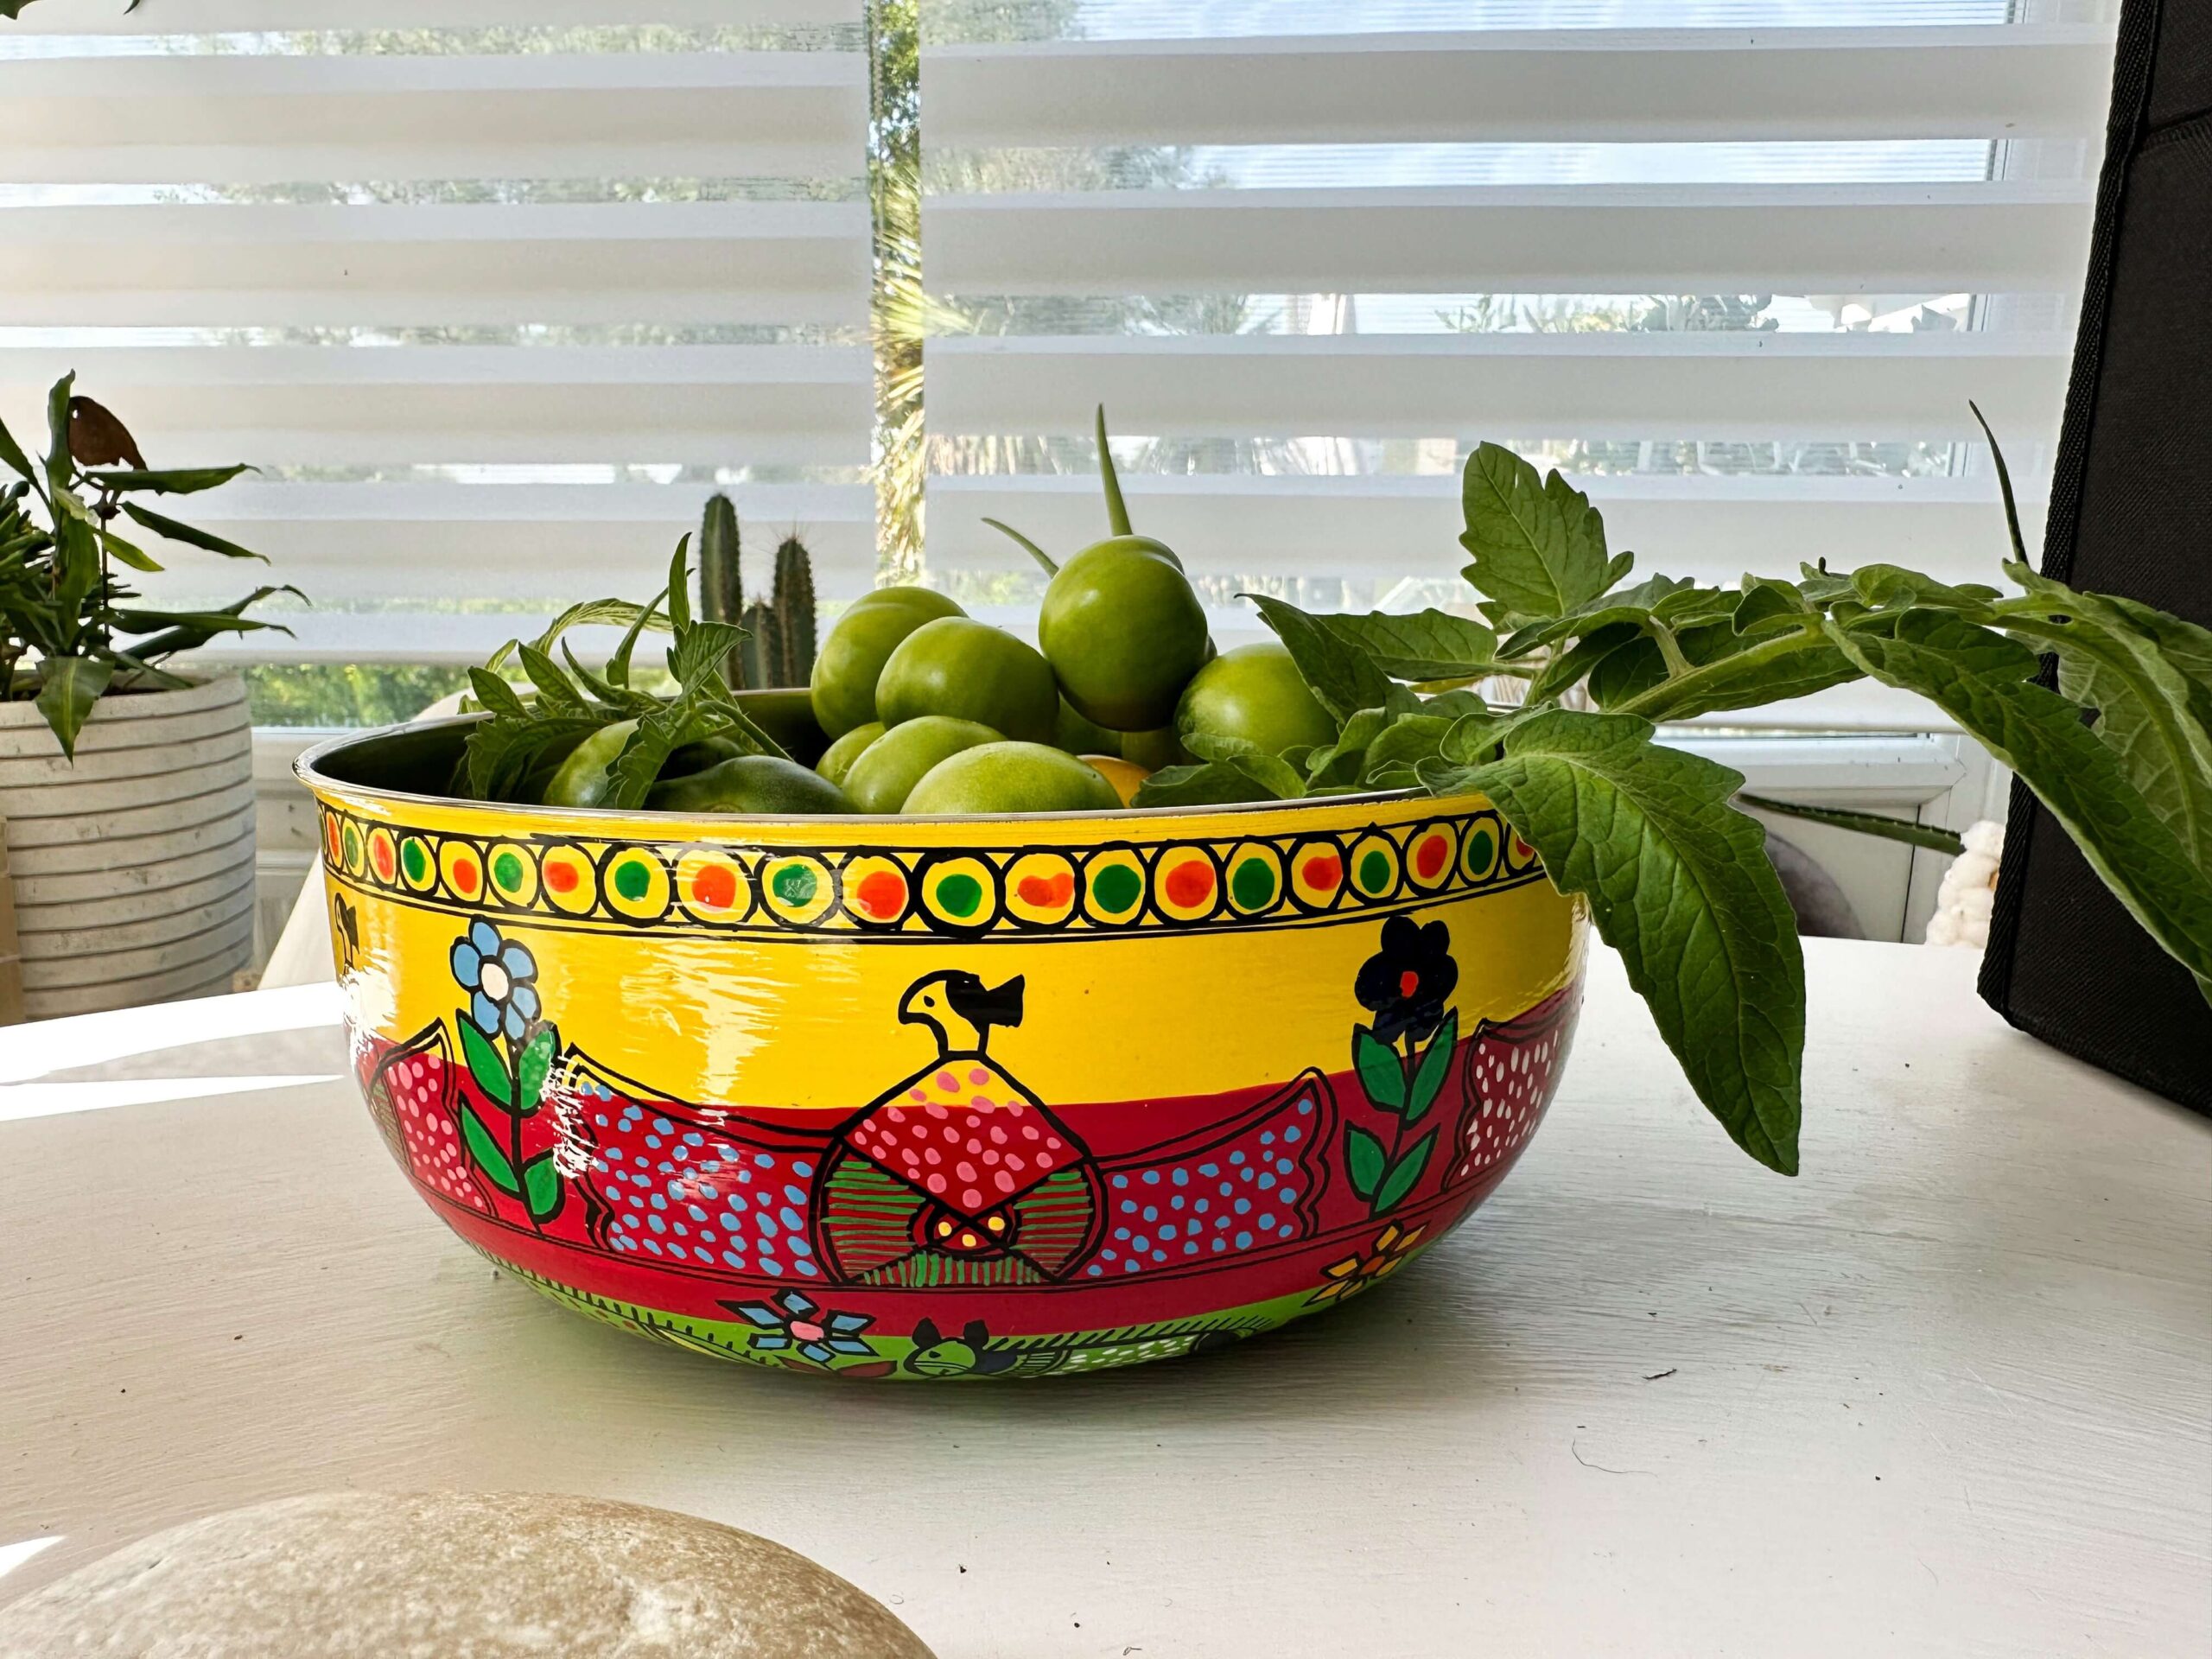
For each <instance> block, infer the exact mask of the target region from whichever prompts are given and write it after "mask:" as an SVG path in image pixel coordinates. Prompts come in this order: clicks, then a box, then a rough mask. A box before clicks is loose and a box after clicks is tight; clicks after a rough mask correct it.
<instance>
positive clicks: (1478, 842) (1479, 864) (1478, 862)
mask: <svg viewBox="0 0 2212 1659" xmlns="http://www.w3.org/2000/svg"><path fill="white" fill-rule="evenodd" d="M1496 851H1497V845H1496V843H1495V842H1492V841H1491V838H1490V831H1489V830H1487V829H1478V830H1476V831H1475V833H1474V834H1473V835H1471V836H1468V837H1467V868H1469V869H1471V870H1472V871H1474V873H1475V874H1478V875H1480V874H1482V873H1483V872H1484V870H1487V869H1488V868H1490V861H1491V855H1492V854H1493V853H1495V852H1496Z"/></svg>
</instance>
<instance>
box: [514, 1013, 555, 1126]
mask: <svg viewBox="0 0 2212 1659" xmlns="http://www.w3.org/2000/svg"><path fill="white" fill-rule="evenodd" d="M560 1047H561V1039H560V1038H559V1037H558V1036H557V1035H556V1033H555V1032H554V1030H553V1027H550V1026H540V1027H538V1028H537V1031H536V1032H535V1033H532V1034H531V1039H530V1040H529V1041H528V1042H527V1043H524V1045H523V1050H522V1054H521V1056H520V1057H519V1058H518V1059H517V1060H516V1061H515V1105H516V1109H517V1110H518V1111H521V1112H523V1113H525V1114H527V1113H531V1112H534V1111H536V1110H537V1108H538V1105H539V1103H541V1102H543V1100H544V1098H545V1080H546V1079H547V1078H548V1077H551V1076H552V1075H553V1058H554V1056H555V1055H556V1054H557V1053H558V1052H560Z"/></svg>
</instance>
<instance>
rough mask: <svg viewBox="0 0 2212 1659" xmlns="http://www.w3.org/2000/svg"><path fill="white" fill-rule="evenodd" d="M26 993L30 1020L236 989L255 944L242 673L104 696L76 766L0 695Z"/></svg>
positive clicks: (2, 786) (2, 784) (0, 779)
mask: <svg viewBox="0 0 2212 1659" xmlns="http://www.w3.org/2000/svg"><path fill="white" fill-rule="evenodd" d="M0 817H4V819H5V821H6V825H7V844H8V864H9V871H10V876H11V878H12V880H13V884H14V896H15V905H16V937H17V940H18V944H19V947H20V950H21V952H22V980H23V1004H24V1011H25V1013H26V1014H28V1015H29V1017H30V1018H31V1019H34V1020H44V1019H51V1018H54V1016H56V1015H59V1014H92V1013H96V1012H99V1011H100V1010H102V1009H107V1008H124V1007H137V1006H139V1005H140V1004H143V1003H148V1002H165V1001H172V1000H174V999H176V998H179V997H188V996H207V995H215V994H216V993H218V992H220V991H225V990H227V989H229V988H230V984H231V980H232V975H234V974H235V973H237V972H238V969H241V968H244V967H245V966H246V965H247V964H248V963H250V962H251V959H252V954H253V905H254V877H253V855H254V841H253V829H254V789H253V728H252V721H251V715H250V714H249V712H248V709H247V704H246V690H245V683H244V682H243V681H241V680H239V679H238V678H237V677H222V678H219V679H211V680H207V681H205V682H203V683H199V684H194V685H190V686H187V687H184V688H183V689H181V690H175V691H146V692H132V693H127V694H124V695H120V696H107V697H103V698H101V699H100V700H99V702H98V703H97V704H95V705H94V707H93V709H92V716H91V718H90V719H88V720H87V721H86V722H85V728H84V730H83V731H82V732H81V733H79V735H78V739H77V756H76V760H75V761H74V763H72V762H71V761H70V760H67V758H65V757H64V756H63V754H62V753H61V746H60V743H59V742H57V741H55V739H54V734H53V733H52V732H51V731H50V730H48V728H47V724H46V721H45V720H44V718H43V717H42V716H41V715H40V714H39V712H38V709H36V707H35V706H34V705H33V704H31V703H29V702H6V703H0Z"/></svg>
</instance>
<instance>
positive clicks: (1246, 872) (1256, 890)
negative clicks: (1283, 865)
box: [1229, 858, 1275, 910]
mask: <svg viewBox="0 0 2212 1659" xmlns="http://www.w3.org/2000/svg"><path fill="white" fill-rule="evenodd" d="M1229 893H1230V897H1231V898H1233V899H1236V903H1237V907H1238V908H1239V909H1242V910H1257V909H1259V908H1260V907H1261V906H1263V905H1267V904H1270V903H1272V902H1274V896H1275V873H1274V871H1273V870H1271V869H1269V868H1268V861H1267V860H1266V859H1264V858H1248V859H1246V860H1245V861H1243V863H1241V864H1239V865H1238V866H1237V867H1236V868H1235V869H1233V870H1231V871H1230V873H1229Z"/></svg>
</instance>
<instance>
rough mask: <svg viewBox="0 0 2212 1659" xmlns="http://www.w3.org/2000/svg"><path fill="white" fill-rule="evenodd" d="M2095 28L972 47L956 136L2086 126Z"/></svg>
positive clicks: (964, 56)
mask: <svg viewBox="0 0 2212 1659" xmlns="http://www.w3.org/2000/svg"><path fill="white" fill-rule="evenodd" d="M2112 42H2113V35H2112V31H2111V29H2109V28H2107V27H2103V26H2100V25H2095V24H2046V25H2031V26H2007V27H1999V28H1991V27H1961V28H1930V27H1914V26H1908V27H1900V28H1891V29H1879V28H1877V29H1818V28H1812V29H1796V28H1785V29H1771V30H1766V31H1762V32H1759V33H1757V34H1753V33H1751V32H1749V31H1746V30H1742V29H1557V30H1506V29H1495V30H1469V31H1465V32H1455V33H1443V32H1436V33H1427V32H1423V33H1414V34H1395V35H1319V36H1316V35H1290V36H1280V35H1278V36H1258V37H1253V36H1236V37H1233V38H1225V39H1224V38H1215V39H1198V40H1169V41H1118V40H1117V41H1050V42H1043V43H1029V42H1022V43H1016V44H1008V45H1001V44H966V43H963V44H956V45H945V46H938V47H932V48H927V49H925V51H924V53H923V54H922V81H923V99H924V105H925V108H927V109H928V111H930V130H929V142H930V143H931V145H932V146H934V147H938V148H947V149H952V148H963V147H966V148H976V149H982V148H988V147H1012V146H1024V145H1036V146H1049V145H1109V144H1173V143H1218V144H1257V143H1278V144H1279V143H1351V142H1363V143H1376V142H1385V143H1417V142H1424V141H1427V142H1452V141H1459V142H1467V141H1496V140H1504V141H1515V142H1538V141H1553V142H1556V141H1594V142H1618V141H1628V140H1669V141H1674V142H1693V141H1699V140H1713V139H1729V140H1743V139H1760V138H1764V139H1788V140H1803V139H1884V138H1898V139H1921V138H1949V137H1959V138H1993V137H2008V138H2024V137H2058V136H2069V137H2080V136H2085V135H2088V134H2092V133H2094V132H2096V131H2097V130H2099V129H2100V128H2101V126H2102V124H2103V122H2104V112H2105V99H2104V91H2103V81H2104V79H2105V70H2106V67H2107V66H2108V65H2109V63H2110V61H2111V58H2112Z"/></svg>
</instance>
